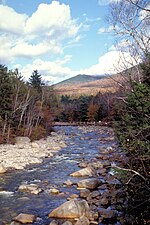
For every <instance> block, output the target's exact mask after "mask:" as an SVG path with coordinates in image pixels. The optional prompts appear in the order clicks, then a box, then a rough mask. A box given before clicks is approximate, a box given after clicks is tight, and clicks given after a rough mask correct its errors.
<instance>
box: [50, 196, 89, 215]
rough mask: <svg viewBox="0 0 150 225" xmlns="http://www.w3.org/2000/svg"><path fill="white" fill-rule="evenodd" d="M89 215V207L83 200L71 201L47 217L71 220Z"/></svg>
mask: <svg viewBox="0 0 150 225" xmlns="http://www.w3.org/2000/svg"><path fill="white" fill-rule="evenodd" d="M88 214H89V205H88V203H87V201H85V200H80V201H79V200H77V199H72V200H70V201H68V202H65V203H64V204H62V205H60V206H59V207H58V208H56V209H54V210H53V211H52V212H51V213H49V215H48V217H50V218H51V217H55V218H62V219H63V218H64V219H65V218H66V219H73V218H79V217H81V216H82V215H87V216H88Z"/></svg>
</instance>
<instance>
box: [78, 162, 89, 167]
mask: <svg viewBox="0 0 150 225" xmlns="http://www.w3.org/2000/svg"><path fill="white" fill-rule="evenodd" d="M78 166H79V167H81V168H85V167H88V162H81V163H79V165H78Z"/></svg>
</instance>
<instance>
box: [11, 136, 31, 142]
mask: <svg viewBox="0 0 150 225" xmlns="http://www.w3.org/2000/svg"><path fill="white" fill-rule="evenodd" d="M15 140H16V144H29V143H30V138H28V137H20V136H18V137H16V138H15Z"/></svg>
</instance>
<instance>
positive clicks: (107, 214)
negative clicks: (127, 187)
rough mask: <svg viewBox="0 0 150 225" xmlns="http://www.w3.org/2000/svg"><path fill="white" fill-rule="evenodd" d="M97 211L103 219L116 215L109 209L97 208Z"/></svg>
mask: <svg viewBox="0 0 150 225" xmlns="http://www.w3.org/2000/svg"><path fill="white" fill-rule="evenodd" d="M98 213H99V216H100V217H103V218H105V219H111V218H114V217H115V216H116V212H115V211H114V210H111V209H104V208H99V209H98Z"/></svg>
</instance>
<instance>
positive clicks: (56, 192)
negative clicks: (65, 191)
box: [50, 188, 59, 195]
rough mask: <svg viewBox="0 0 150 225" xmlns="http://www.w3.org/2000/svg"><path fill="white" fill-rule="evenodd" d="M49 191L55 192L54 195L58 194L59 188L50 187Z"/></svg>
mask: <svg viewBox="0 0 150 225" xmlns="http://www.w3.org/2000/svg"><path fill="white" fill-rule="evenodd" d="M50 192H51V193H52V194H55V195H57V194H59V190H58V189H56V188H52V189H50Z"/></svg>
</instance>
